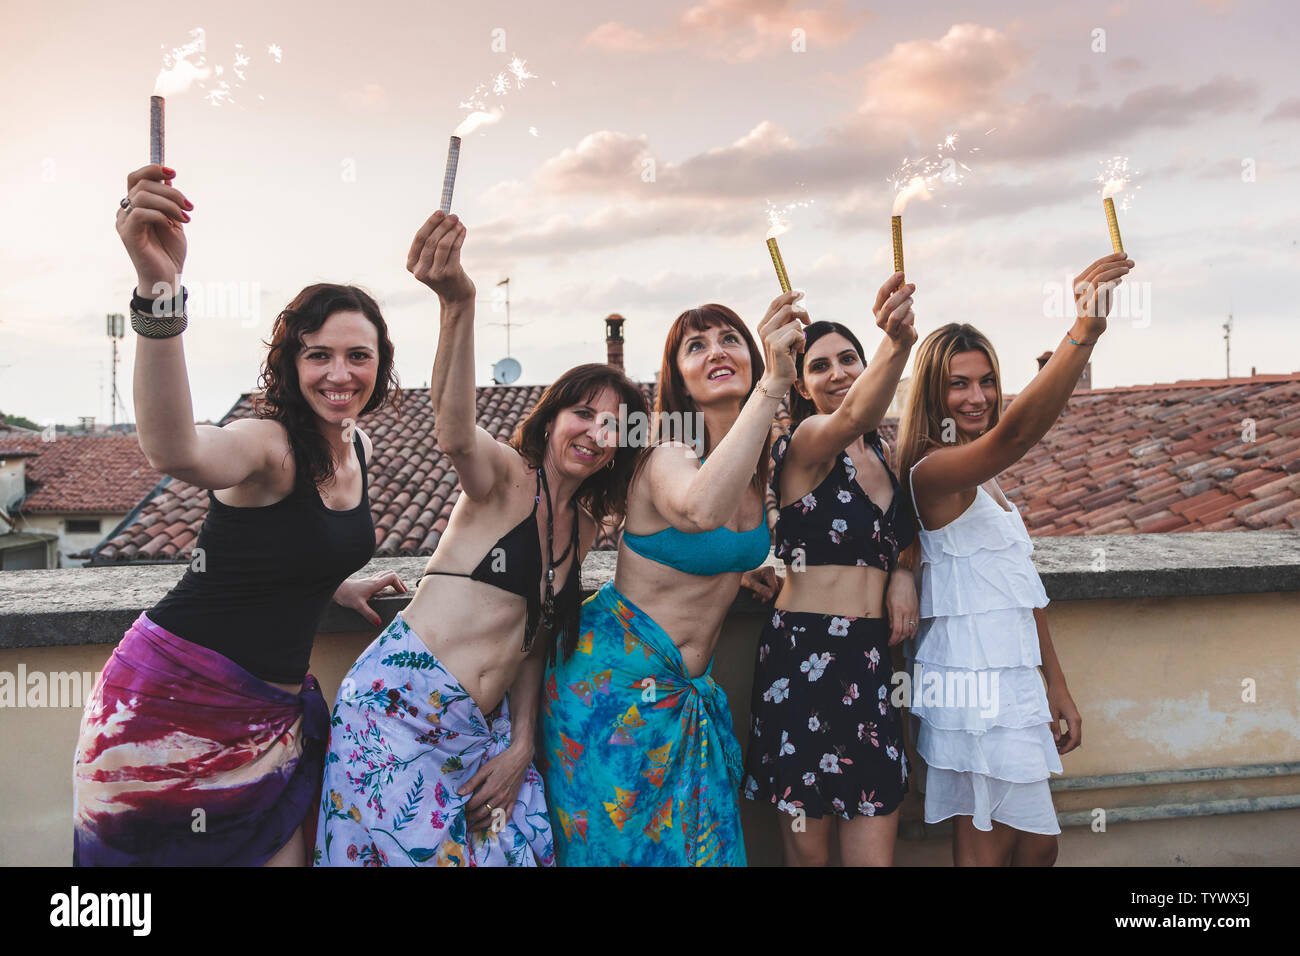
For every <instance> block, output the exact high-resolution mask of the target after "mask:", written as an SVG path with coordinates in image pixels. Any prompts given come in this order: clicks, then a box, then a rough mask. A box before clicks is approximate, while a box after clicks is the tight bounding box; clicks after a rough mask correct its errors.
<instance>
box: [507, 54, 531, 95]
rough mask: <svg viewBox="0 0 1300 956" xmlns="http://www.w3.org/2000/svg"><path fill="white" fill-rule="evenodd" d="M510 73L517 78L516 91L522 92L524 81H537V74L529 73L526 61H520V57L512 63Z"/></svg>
mask: <svg viewBox="0 0 1300 956" xmlns="http://www.w3.org/2000/svg"><path fill="white" fill-rule="evenodd" d="M510 72H511V73H513V74H514V76H515V89H518V90H522V89H523V88H524V80H535V79H537V74H536V73H529V72H528V66H527V64H526V62H525V61H524V60H521V59H519V57H515V58H514V59H513V60H511V61H510Z"/></svg>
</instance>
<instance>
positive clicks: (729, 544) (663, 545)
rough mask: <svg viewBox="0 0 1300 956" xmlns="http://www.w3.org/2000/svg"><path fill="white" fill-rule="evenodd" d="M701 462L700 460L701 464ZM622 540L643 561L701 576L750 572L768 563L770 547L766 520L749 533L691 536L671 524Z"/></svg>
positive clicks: (719, 530) (718, 531) (723, 531)
mask: <svg viewBox="0 0 1300 956" xmlns="http://www.w3.org/2000/svg"><path fill="white" fill-rule="evenodd" d="M703 462H704V459H703V458H701V459H700V463H701V464H703ZM623 541H624V542H626V544H627V546H628V547H629V548H631V549H632V550H633V551H635V552H636V553H637V554H639V555H641V556H642V557H643V558H649V559H650V560H651V561H657V562H658V563H659V564H664V565H667V566H668V567H670V568H674V569H675V570H678V571H682V572H684V573H685V574H698V575H700V576H701V577H712V576H713V575H715V574H726V573H728V572H733V571H742V572H743V571H752V570H753V569H754V568H756V567H758V566H759V565H761V564H762V563H763V562H764V561H766V560H767V554H768V551H769V550H770V549H771V547H772V537H771V533H770V532H769V531H768V529H767V522H766V521H760V522H759V523H758V524H757V525H756V526H755V527H753V528H750V529H749V530H748V531H732V530H731V529H730V528H714V529H713V530H712V531H700V532H696V533H695V534H691V533H690V532H686V531H679V530H678V529H677V528H674V527H672V526H671V525H669V526H668V527H667V528H664V529H663V530H662V531H656V532H655V533H654V534H632V532H630V531H627V530H624V532H623Z"/></svg>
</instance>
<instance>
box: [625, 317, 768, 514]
mask: <svg viewBox="0 0 1300 956" xmlns="http://www.w3.org/2000/svg"><path fill="white" fill-rule="evenodd" d="M715 325H723V326H728V327H730V328H732V329H735V330H736V332H737V333H739V334H740V336H741V338H743V339H744V340H745V345H746V347H747V348H748V349H749V372H750V380H749V391H747V392H746V393H745V401H748V400H749V396H750V395H751V394H753V391H754V385H755V383H757V382H758V380H759V379H760V378H762V377H763V372H764V371H766V369H767V366H766V364H765V363H764V362H763V350H762V349H761V348H759V346H758V343H757V342H756V341H754V336H753V335H751V334H750V332H749V329H747V328H746V327H745V323H744V322H742V321H741V319H740V316H738V315H737V314H736V313H735V312H733V311H732V310H731V309H729V308H727V307H726V306H725V305H718V304H717V303H709V304H707V305H701V306H699V307H698V308H694V309H687V310H686V311H685V312H683V313H682V314H681V315H679V316H677V320H676V321H675V322H673V324H672V328H670V329H669V330H668V339H667V341H665V342H664V355H663V360H662V362H661V363H660V366H659V389H658V393H657V394H656V395H655V415H656V418H657V420H658V422H659V441H661V442H663V441H674V440H676V441H680V440H682V437H683V436H681V435H674V434H672V433H671V431H672V426H673V423H674V422H678V421H681V420H682V418H683V416H685V415H688V414H694V413H695V412H698V411H699V410H700V407H699V406H698V405H696V404H695V400H694V399H693V398H691V396H690V395H689V394H688V393H687V391H686V382H685V380H683V378H682V372H681V369H680V368H678V367H677V352H678V350H679V349H680V348H681V347H682V342H684V341H685V340H686V337H687V336H688V335H690V334H691V333H693V332H703V331H705V330H706V329H709V328H711V327H713V326H715ZM741 404H742V405H743V404H744V402H742V403H741ZM707 428H708V426H707V425H706V426H705V429H706V431H705V435H704V451H703V453H704V455H708V454H709V452H711V451H712V450H713V445H714V441H715V439H714V438H713V436H711V435H709V434H708V432H707ZM771 448H772V435H771V432H770V431H769V432H768V436H767V438H765V439H764V440H763V452H762V454H761V455H759V458H758V468H757V472H756V475H755V477H756V478H757V479H758V482H759V490H760V491H763V490H765V489H766V488H767V479H768V475H769V473H770V472H771V468H772V456H771ZM647 451H648V449H647ZM644 459H645V456H642V460H643V461H644Z"/></svg>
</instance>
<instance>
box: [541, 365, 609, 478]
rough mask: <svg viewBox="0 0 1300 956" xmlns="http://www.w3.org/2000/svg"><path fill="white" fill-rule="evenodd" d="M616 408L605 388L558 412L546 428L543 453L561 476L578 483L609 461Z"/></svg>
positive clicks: (607, 388) (607, 387) (607, 389)
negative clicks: (549, 435) (547, 434)
mask: <svg viewBox="0 0 1300 956" xmlns="http://www.w3.org/2000/svg"><path fill="white" fill-rule="evenodd" d="M618 406H619V396H618V393H617V392H615V391H614V389H612V388H610V387H609V386H608V385H606V386H604V387H603V388H601V389H600V391H599V392H597V393H596V394H595V395H593V396H591V397H590V398H588V399H587V400H586V401H585V402H582V403H581V404H579V405H571V406H569V407H568V408H562V409H560V412H559V413H558V414H557V415H556V416H555V419H554V420H553V421H552V422H551V425H550V428H549V429H548V430H549V431H550V433H551V437H550V438H549V439H548V440H547V445H546V454H547V457H548V458H550V460H551V461H552V462H554V463H555V467H556V468H557V469H558V470H559V471H560V472H561V473H562V474H565V475H568V476H570V477H573V478H576V479H577V480H578V481H579V482H581V481H582V480H583V479H585V478H587V477H588V476H590V475H592V474H595V472H596V471H597V470H598V469H600V468H604V467H605V466H606V465H608V464H609V463H610V462H611V461H612V460H613V458H614V455H615V454H616V453H617V452H618V446H617V441H618V433H617V428H618V426H617V424H616V423H617V421H618ZM611 423H614V424H613V433H612V434H611V431H610V428H611Z"/></svg>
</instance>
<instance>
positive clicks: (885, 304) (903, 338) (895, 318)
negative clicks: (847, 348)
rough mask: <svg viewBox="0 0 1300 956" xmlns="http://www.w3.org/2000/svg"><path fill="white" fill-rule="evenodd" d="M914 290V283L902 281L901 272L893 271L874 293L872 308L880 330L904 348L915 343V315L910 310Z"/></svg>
mask: <svg viewBox="0 0 1300 956" xmlns="http://www.w3.org/2000/svg"><path fill="white" fill-rule="evenodd" d="M915 291H916V286H915V285H914V284H909V283H906V282H904V281H903V273H901V272H895V273H894V274H893V275H892V276H890V277H889V278H888V279H886V280H885V284H884V285H882V286H881V287H880V291H878V292H877V293H876V304H875V306H874V307H873V309H872V311H873V312H874V313H875V315H876V325H877V326H879V327H880V330H881V331H882V332H884V333H885V335H887V336H888V337H889V338H891V339H893V341H894V342H895V343H896V344H898V345H901V346H903V347H904V348H911V347H912V346H913V345H914V344H916V315H915V314H914V313H913V312H912V293H913V292H915Z"/></svg>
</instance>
